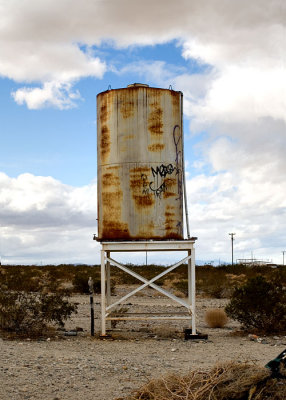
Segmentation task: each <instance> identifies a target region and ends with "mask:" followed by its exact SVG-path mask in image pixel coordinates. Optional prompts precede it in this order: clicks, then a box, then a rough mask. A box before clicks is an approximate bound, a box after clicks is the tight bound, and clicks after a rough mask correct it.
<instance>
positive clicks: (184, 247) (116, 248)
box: [101, 238, 196, 336]
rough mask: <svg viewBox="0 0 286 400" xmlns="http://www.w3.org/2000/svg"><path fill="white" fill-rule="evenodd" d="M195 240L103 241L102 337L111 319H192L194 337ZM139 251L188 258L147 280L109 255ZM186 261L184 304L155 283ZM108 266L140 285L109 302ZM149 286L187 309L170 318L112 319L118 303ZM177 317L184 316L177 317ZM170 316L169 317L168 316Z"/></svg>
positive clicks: (137, 316)
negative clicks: (130, 277) (186, 274)
mask: <svg viewBox="0 0 286 400" xmlns="http://www.w3.org/2000/svg"><path fill="white" fill-rule="evenodd" d="M195 239H196V238H194V239H189V240H174V241H133V242H102V243H101V246H102V248H101V335H102V336H105V335H106V329H110V327H111V321H112V320H120V321H122V320H125V321H126V320H135V321H136V320H150V319H158V320H159V319H161V320H162V319H176V320H179V319H188V320H191V328H192V335H196V270H195V248H194V243H195ZM137 251H138V252H140V251H144V252H146V251H180V252H181V251H184V252H187V256H186V257H184V258H183V259H182V260H180V261H179V262H177V263H176V264H174V265H172V266H170V267H168V268H166V270H164V271H163V272H161V273H160V274H159V275H157V276H155V277H154V278H152V279H150V280H148V279H146V278H144V277H142V276H141V275H139V274H137V273H136V272H134V271H132V270H130V269H129V268H127V267H126V266H124V265H122V264H121V263H119V262H117V261H116V260H114V259H113V258H111V256H110V253H112V252H137ZM185 262H188V299H187V301H185V300H183V299H181V298H179V297H177V296H175V295H173V294H172V293H170V292H168V291H167V290H165V289H163V288H161V287H160V286H158V285H156V284H155V283H154V282H155V281H156V280H158V279H160V278H162V277H163V276H165V275H166V274H168V273H169V272H171V271H173V270H174V269H176V268H177V267H179V266H180V265H182V264H183V263H185ZM110 265H114V266H116V267H117V268H119V269H121V270H122V271H125V272H126V273H128V274H129V275H131V276H133V277H135V278H137V279H138V280H139V281H141V282H142V284H141V285H140V286H138V287H137V288H136V289H134V290H132V291H131V292H129V293H128V294H126V295H125V296H123V297H122V298H120V299H119V300H117V301H115V302H114V303H111V290H110ZM148 286H149V287H152V288H153V289H155V290H157V291H158V292H160V293H162V294H164V295H165V296H167V297H169V298H170V299H172V300H174V301H175V302H177V303H179V304H180V305H181V306H183V307H185V308H186V312H185V313H182V312H180V313H173V314H174V315H172V316H162V315H161V313H148V314H146V313H144V315H148V316H144V315H142V314H138V313H133V314H131V316H130V314H128V316H127V313H126V314H125V315H123V316H112V315H111V310H112V309H114V307H116V306H117V305H119V304H122V303H123V302H124V301H125V300H127V299H128V298H129V297H131V296H133V295H134V294H135V293H138V292H139V291H140V290H142V289H144V288H145V287H148ZM178 314H187V316H186V315H184V316H182V315H180V316H178ZM150 315H153V316H150ZM169 315H170V314H169Z"/></svg>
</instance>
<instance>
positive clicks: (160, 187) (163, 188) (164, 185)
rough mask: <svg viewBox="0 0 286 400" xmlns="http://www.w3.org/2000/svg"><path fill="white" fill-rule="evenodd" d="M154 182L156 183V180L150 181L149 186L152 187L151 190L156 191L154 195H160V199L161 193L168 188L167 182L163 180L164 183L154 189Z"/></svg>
mask: <svg viewBox="0 0 286 400" xmlns="http://www.w3.org/2000/svg"><path fill="white" fill-rule="evenodd" d="M153 183H154V182H150V183H149V188H150V190H151V191H152V192H153V193H154V195H155V196H156V197H159V199H161V194H162V193H163V192H166V190H167V186H166V183H165V182H163V183H162V185H160V186H159V187H158V188H157V189H154V188H153V187H152V184H153Z"/></svg>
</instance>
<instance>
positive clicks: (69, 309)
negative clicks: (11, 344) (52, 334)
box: [0, 285, 77, 336]
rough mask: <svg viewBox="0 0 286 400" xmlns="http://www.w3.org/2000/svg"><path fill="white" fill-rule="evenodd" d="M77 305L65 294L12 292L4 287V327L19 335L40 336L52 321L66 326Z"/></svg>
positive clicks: (0, 313)
mask: <svg viewBox="0 0 286 400" xmlns="http://www.w3.org/2000/svg"><path fill="white" fill-rule="evenodd" d="M76 310H77V307H76V305H74V304H71V303H69V301H68V300H67V298H66V297H65V296H64V295H63V294H61V293H57V294H45V293H35V292H30V293H27V292H18V291H10V290H8V289H7V287H4V286H3V285H2V286H0V329H1V330H2V331H6V332H12V333H16V334H18V335H24V336H25V335H29V336H39V335H41V334H43V333H44V332H45V331H46V330H47V328H48V326H49V324H52V325H53V326H61V327H62V326H64V321H65V320H67V319H68V318H69V317H70V315H71V314H72V313H74V312H76Z"/></svg>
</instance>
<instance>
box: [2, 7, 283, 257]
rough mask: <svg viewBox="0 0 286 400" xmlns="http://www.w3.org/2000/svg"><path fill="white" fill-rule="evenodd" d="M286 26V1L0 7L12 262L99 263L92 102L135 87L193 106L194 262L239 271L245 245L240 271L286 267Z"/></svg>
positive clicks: (6, 245) (6, 215) (7, 246)
mask: <svg viewBox="0 0 286 400" xmlns="http://www.w3.org/2000/svg"><path fill="white" fill-rule="evenodd" d="M285 21H286V3H285V1H284V0H252V1H249V0H247V1H246V0H240V1H230V0H200V1H195V0H176V1H173V0H156V1H154V0H152V1H151V0H144V1H142V0H82V1H77V0H49V1H47V0H0V139H1V141H0V149H1V157H0V255H1V260H2V263H13V262H17V263H29V262H33V263H36V264H39V263H42V264H46V263H64V262H74V263H78V262H83V263H95V262H98V261H99V254H98V249H99V245H98V244H96V243H95V242H94V241H92V234H93V233H96V232H97V227H96V218H97V215H96V209H97V204H96V179H97V177H96V170H97V164H96V95H97V94H98V93H99V92H101V91H104V90H106V89H107V88H108V86H109V85H111V87H112V88H120V87H126V86H127V85H128V84H129V83H133V82H142V83H147V84H149V85H150V86H155V87H162V88H169V85H172V87H173V89H175V90H181V91H182V92H183V93H184V129H185V158H186V168H187V177H188V180H187V191H188V203H189V214H190V227H191V234H192V236H198V238H199V240H198V242H197V245H196V248H197V258H198V259H200V260H206V261H211V260H223V261H230V259H231V245H230V237H229V235H228V233H230V232H235V233H236V236H235V239H236V240H235V243H234V245H235V256H234V257H235V259H237V258H250V257H251V255H253V256H254V257H256V258H259V259H271V260H273V261H274V262H279V263H282V250H286V229H285V228H286V29H285ZM140 257H141V256H136V257H134V258H133V262H137V261H138V262H141V261H142V260H141V258H140ZM153 257H154V256H153ZM156 260H157V262H158V263H164V262H167V259H164V255H163V256H162V257H161V258H160V259H159V258H158V257H157V259H156Z"/></svg>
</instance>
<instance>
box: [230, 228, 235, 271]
mask: <svg viewBox="0 0 286 400" xmlns="http://www.w3.org/2000/svg"><path fill="white" fill-rule="evenodd" d="M229 235H230V236H231V265H233V241H234V238H233V236H234V235H235V233H234V232H232V233H229Z"/></svg>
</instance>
